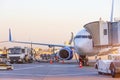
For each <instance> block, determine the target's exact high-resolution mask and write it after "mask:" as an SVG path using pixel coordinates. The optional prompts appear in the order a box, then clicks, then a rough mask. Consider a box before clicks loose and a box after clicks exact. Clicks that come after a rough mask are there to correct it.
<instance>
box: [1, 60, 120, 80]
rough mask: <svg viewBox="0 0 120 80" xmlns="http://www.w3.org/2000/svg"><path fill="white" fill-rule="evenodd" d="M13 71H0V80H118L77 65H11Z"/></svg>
mask: <svg viewBox="0 0 120 80" xmlns="http://www.w3.org/2000/svg"><path fill="white" fill-rule="evenodd" d="M13 66H14V70H0V80H62V79H63V80H120V78H112V77H111V75H107V74H104V75H98V72H97V70H95V69H94V67H90V66H86V67H82V68H80V67H79V65H78V64H66V63H64V64H62V63H53V64H50V63H38V62H37V63H31V64H13Z"/></svg>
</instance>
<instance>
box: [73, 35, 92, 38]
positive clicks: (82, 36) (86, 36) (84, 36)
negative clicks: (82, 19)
mask: <svg viewBox="0 0 120 80" xmlns="http://www.w3.org/2000/svg"><path fill="white" fill-rule="evenodd" d="M75 38H89V39H92V36H90V35H77V36H76V37H75Z"/></svg>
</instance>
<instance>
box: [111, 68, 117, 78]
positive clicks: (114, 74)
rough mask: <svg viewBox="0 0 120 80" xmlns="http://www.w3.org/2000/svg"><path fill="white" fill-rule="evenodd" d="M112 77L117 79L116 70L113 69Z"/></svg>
mask: <svg viewBox="0 0 120 80" xmlns="http://www.w3.org/2000/svg"><path fill="white" fill-rule="evenodd" d="M111 75H112V77H113V78H115V76H116V73H115V68H112V69H111Z"/></svg>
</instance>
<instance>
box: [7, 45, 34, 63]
mask: <svg viewBox="0 0 120 80" xmlns="http://www.w3.org/2000/svg"><path fill="white" fill-rule="evenodd" d="M8 57H9V61H10V63H14V62H22V63H26V62H27V63H30V62H33V54H32V51H31V49H30V48H27V47H24V48H22V47H13V48H9V49H8Z"/></svg>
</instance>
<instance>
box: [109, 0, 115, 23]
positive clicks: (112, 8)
mask: <svg viewBox="0 0 120 80" xmlns="http://www.w3.org/2000/svg"><path fill="white" fill-rule="evenodd" d="M113 11H114V0H112V7H111V17H110V21H111V22H113Z"/></svg>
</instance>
